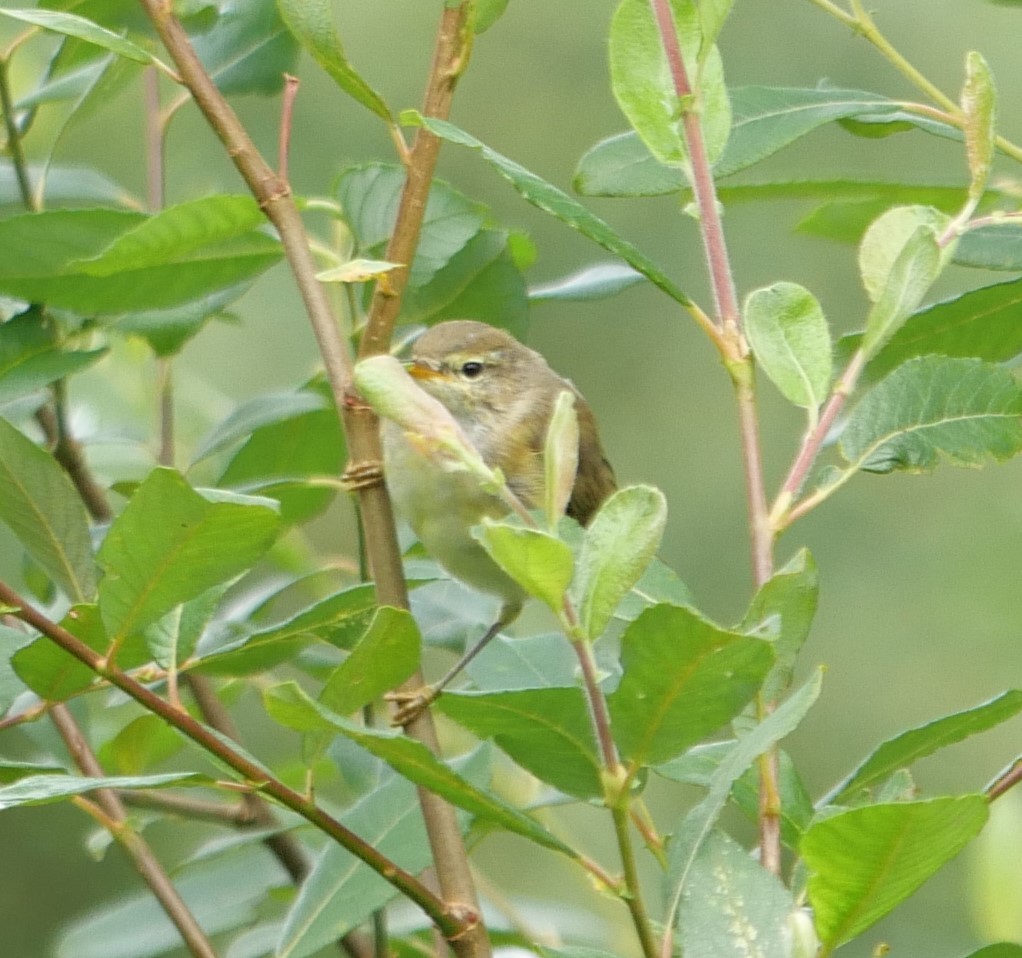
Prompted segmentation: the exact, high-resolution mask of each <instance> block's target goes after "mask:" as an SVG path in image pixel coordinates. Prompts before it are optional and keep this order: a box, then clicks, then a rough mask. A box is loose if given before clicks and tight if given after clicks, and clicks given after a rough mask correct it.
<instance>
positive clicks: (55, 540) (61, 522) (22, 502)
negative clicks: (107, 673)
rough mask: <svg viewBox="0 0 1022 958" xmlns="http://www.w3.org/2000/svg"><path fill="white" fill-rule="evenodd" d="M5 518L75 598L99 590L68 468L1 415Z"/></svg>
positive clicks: (1, 508)
mask: <svg viewBox="0 0 1022 958" xmlns="http://www.w3.org/2000/svg"><path fill="white" fill-rule="evenodd" d="M0 521H2V522H4V523H5V524H6V525H7V526H8V527H9V528H10V529H11V531H12V532H13V533H14V534H15V535H16V536H17V537H18V539H19V540H20V542H21V544H22V545H23V546H24V547H25V549H26V550H27V552H28V553H29V554H30V555H31V556H32V558H33V559H35V561H36V562H38V563H39V565H40V566H42V568H43V569H44V570H45V571H46V574H47V575H49V576H50V577H51V578H52V579H53V581H54V582H55V583H56V584H57V585H58V586H59V587H60V588H61V589H62V590H63V591H64V593H65V594H66V595H67V596H68V598H70V599H71V600H72V601H75V602H85V601H89V600H91V599H92V598H93V597H94V596H95V592H96V570H95V561H94V559H93V556H92V542H91V539H90V536H89V519H88V515H87V514H86V512H85V507H84V506H83V505H82V500H81V497H80V496H79V495H78V492H77V491H76V490H75V488H74V486H73V485H72V483H71V480H70V479H69V478H68V476H67V473H66V472H65V471H64V470H63V469H62V468H61V467H60V466H59V465H58V464H57V461H56V460H55V459H54V458H53V457H52V456H51V455H50V454H49V453H47V452H45V451H44V450H42V449H40V448H39V447H38V446H37V445H36V444H35V443H34V442H32V440H31V439H29V438H28V437H27V436H25V435H23V434H22V433H21V432H19V431H18V430H17V429H15V428H14V426H12V425H11V424H10V423H9V422H7V420H6V419H0Z"/></svg>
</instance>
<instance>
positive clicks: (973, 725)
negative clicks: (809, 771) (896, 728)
mask: <svg viewBox="0 0 1022 958" xmlns="http://www.w3.org/2000/svg"><path fill="white" fill-rule="evenodd" d="M1019 712H1022V691H1019V690H1011V691H1008V692H1003V693H1002V694H1001V695H998V696H997V697H996V698H993V699H991V700H990V701H989V702H984V703H983V704H982V705H977V706H975V707H974V708H971V709H965V710H964V711H961V712H955V713H953V714H951V715H945V716H944V717H943V718H939V719H935V720H934V721H932V722H927V723H926V724H925V725H920V726H917V727H916V728H912V729H909V730H908V731H905V732H901V733H900V734H899V735H896V736H894V738H892V739H889V740H888V741H886V742H884V743H883V744H882V745H880V746H878V747H877V748H876V749H874V750H873V752H872V753H871V754H870V755H869V757H868V758H866V759H865V761H863V762H862V764H860V765H859V767H858V768H856V769H855V771H854V772H852V774H851V775H849V776H848V778H846V779H845V780H844V781H843V782H841V784H839V785H838V786H836V787H835V788H834V789H833V790H832V791H831V792H830V793H829V794H828V795H827V796H826V798H824V799H823V800H822V802H823V803H824V804H840V803H842V802H843V801H846V800H848V799H849V798H851V797H852V796H853V795H854V794H855V793H856V792H858V791H860V790H862V789H868V788H872V787H874V786H876V785H878V784H879V783H881V782H882V781H883V780H884V779H886V778H887V777H888V776H890V775H892V774H894V772H896V771H897V770H898V769H900V768H908V767H909V766H911V765H913V764H914V763H915V762H917V761H918V760H919V759H921V758H925V757H926V756H927V755H932V754H933V753H934V752H936V751H937V750H938V749H942V748H946V747H947V746H948V745H954V744H955V743H956V742H961V741H962V740H963V739H966V738H968V737H969V736H971V735H976V734H978V733H979V732H985V731H987V729H991V728H994V727H995V726H997V725H1000V724H1001V723H1002V722H1006V721H1008V719H1010V718H1013V717H1014V716H1016V715H1018V713H1019Z"/></svg>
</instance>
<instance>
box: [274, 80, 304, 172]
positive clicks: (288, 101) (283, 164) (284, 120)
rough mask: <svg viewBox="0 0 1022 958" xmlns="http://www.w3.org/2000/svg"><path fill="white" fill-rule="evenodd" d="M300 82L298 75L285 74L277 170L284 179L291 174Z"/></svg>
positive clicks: (281, 102) (281, 101)
mask: <svg viewBox="0 0 1022 958" xmlns="http://www.w3.org/2000/svg"><path fill="white" fill-rule="evenodd" d="M300 82H301V81H299V79H298V77H296V76H291V74H290V73H285V74H284V92H283V93H282V95H281V99H280V133H279V134H278V138H277V139H278V142H277V172H278V173H279V174H280V178H281V179H282V180H287V179H289V177H290V174H291V171H290V166H291V132H292V129H293V127H294V118H295V100H296V99H297V97H298V86H299V83H300Z"/></svg>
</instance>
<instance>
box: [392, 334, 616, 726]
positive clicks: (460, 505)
mask: <svg viewBox="0 0 1022 958" xmlns="http://www.w3.org/2000/svg"><path fill="white" fill-rule="evenodd" d="M408 372H409V373H410V374H411V375H412V377H413V378H414V379H415V380H416V381H417V382H418V383H419V385H420V386H421V387H422V388H423V389H424V390H426V392H428V393H430V394H431V395H432V396H433V397H435V398H436V399H438V400H439V401H440V402H441V403H443V405H444V406H446V407H447V409H448V411H449V412H450V413H451V415H452V416H453V417H454V418H455V420H457V422H458V424H459V425H460V426H461V428H462V429H463V430H464V432H465V433H466V435H467V436H468V437H469V439H471V441H472V443H473V444H474V446H475V447H476V449H477V451H478V452H479V454H480V455H481V456H482V458H483V460H484V461H485V462H486V464H487V465H489V466H491V467H493V468H497V469H500V471H501V472H502V473H503V475H504V477H505V479H506V481H507V484H508V486H509V487H510V489H511V490H512V492H514V493H515V495H516V496H518V498H519V499H520V500H521V501H522V502H523V503H524V504H525V506H526V507H528V508H530V509H533V508H537V507H539V506H540V505H541V504H542V501H543V495H544V482H545V471H544V462H543V448H544V444H545V441H546V435H547V429H548V426H549V423H550V417H551V415H552V413H553V409H554V404H555V402H556V400H557V397H558V395H559V394H560V393H561V392H562V391H564V390H569V391H570V392H572V393H574V395H575V411H576V414H577V417H578V427H579V448H578V471H577V473H576V477H575V485H574V488H573V490H572V495H571V498H570V501H569V502H568V507H567V513H568V515H569V516H571V517H573V518H574V519H576V520H578V522H580V523H581V524H582V525H585V524H586V523H588V522H589V520H590V519H591V518H592V516H593V515H594V514H595V513H596V510H597V509H598V508H599V506H600V504H601V503H602V502H603V500H604V499H606V498H607V496H609V495H610V494H611V493H612V492H613V491H614V489H615V488H616V484H615V480H614V472H613V470H612V469H611V467H610V464H609V463H608V462H607V458H606V456H605V455H604V452H603V447H602V446H601V444H600V437H599V434H598V432H597V427H596V419H595V418H594V416H593V413H592V410H591V409H590V408H589V405H588V404H587V403H586V401H585V400H584V399H583V398H582V396H581V394H580V393H579V392H578V390H577V389H576V388H575V387H574V385H572V383H571V382H570V381H569V380H567V379H563V378H562V377H561V376H559V375H558V374H557V373H555V372H554V371H553V370H552V369H551V368H550V367H549V366H548V365H547V362H546V360H545V359H544V358H543V357H542V356H541V355H540V354H539V353H537V352H536V351H535V350H533V349H529V348H528V347H527V346H523V345H522V344H521V343H520V342H518V340H516V339H515V338H514V337H513V336H511V335H510V334H509V333H506V332H504V331H503V330H500V329H495V328H493V327H492V326H487V325H486V324H484V323H477V322H474V321H472V320H464V319H462V320H452V321H450V322H445V323H439V324H438V325H436V326H434V327H432V328H431V329H429V330H427V331H426V332H425V333H424V334H423V335H422V336H421V337H420V338H419V340H418V341H417V342H416V344H415V346H414V347H413V349H412V360H411V363H410V365H409V366H408ZM383 447H384V471H385V474H386V479H387V487H388V489H389V490H390V494H391V497H392V499H393V501H394V504H395V506H396V508H397V511H398V513H399V514H400V515H401V516H402V517H403V518H404V519H406V520H407V522H408V523H409V525H411V527H412V529H413V530H414V532H415V534H416V535H417V536H418V537H419V540H420V541H421V542H422V544H423V546H424V547H425V548H426V551H427V552H429V554H430V555H432V556H433V558H435V559H436V560H437V561H438V562H439V563H440V564H441V565H442V566H443V567H444V568H445V569H446V570H447V571H448V572H450V573H451V574H452V575H453V576H455V577H456V578H458V579H460V580H461V581H463V582H465V583H466V584H468V585H470V586H472V587H474V588H476V589H479V590H480V591H483V592H488V593H491V594H493V595H496V596H498V597H499V598H500V599H501V602H502V605H501V609H500V613H499V615H498V617H497V621H496V622H495V623H494V624H493V626H491V628H490V629H489V630H487V632H486V634H485V635H484V636H483V638H482V639H481V640H480V641H479V642H478V643H476V645H474V646H473V647H472V648H471V649H470V650H469V651H468V653H467V654H466V655H465V657H464V658H463V659H462V660H461V661H460V662H458V664H457V665H456V666H455V667H454V668H453V669H452V670H451V671H450V672H448V673H447V674H446V675H445V676H444V677H443V678H442V679H440V681H439V682H437V683H435V684H434V685H431V686H427V687H426V688H424V689H422V690H421V691H420V692H418V693H415V694H412V695H409V696H401V697H400V698H399V701H400V702H401V703H402V707H401V708H400V709H399V710H398V712H397V714H396V715H395V720H396V721H397V722H401V723H404V722H407V721H409V720H410V719H412V718H414V717H415V715H417V714H418V713H419V712H420V711H421V710H422V709H423V708H425V707H426V706H427V705H428V704H429V703H430V702H432V701H433V700H434V699H435V698H436V697H437V695H439V693H440V692H441V691H442V690H443V688H444V687H445V686H446V685H447V684H448V683H449V682H450V681H451V680H452V679H453V678H454V677H455V676H456V675H457V674H458V672H459V671H460V670H461V669H462V668H463V667H464V666H465V664H467V662H468V661H469V660H470V659H471V658H472V657H473V656H475V655H476V654H477V653H478V652H479V651H480V650H481V649H482V648H483V646H485V645H486V643H487V642H489V641H490V639H492V638H493V636H494V635H496V634H497V633H498V632H499V631H500V630H501V629H502V628H504V627H505V626H507V625H508V624H509V623H511V622H512V621H514V619H515V618H517V616H518V614H519V613H520V612H521V610H522V605H523V604H524V601H525V598H526V596H525V593H524V592H523V590H522V588H521V587H520V586H519V585H518V584H517V583H516V582H514V581H513V580H512V579H511V578H510V577H509V576H508V575H507V574H506V573H505V572H504V571H503V570H502V569H501V568H500V567H499V566H498V565H497V564H496V563H495V562H494V561H493V559H491V558H490V556H489V555H488V554H487V552H486V550H485V549H484V548H483V547H482V545H480V543H479V542H478V541H477V540H476V539H475V538H473V536H472V528H473V527H474V526H477V525H479V523H480V522H481V521H482V520H483V518H484V517H487V516H489V517H491V518H499V517H502V516H504V515H506V514H507V511H508V509H507V506H506V505H505V504H504V503H503V502H502V501H501V500H500V499H499V498H498V497H497V496H495V495H493V494H492V493H490V492H487V491H486V490H484V489H483V488H482V487H481V486H480V484H479V480H478V479H477V478H476V477H475V476H473V475H472V474H470V473H467V472H465V471H459V470H451V469H450V468H448V467H447V466H446V465H445V463H444V462H442V461H440V460H438V459H436V458H434V457H430V456H429V454H428V452H426V451H424V448H423V446H422V444H421V443H416V442H414V441H413V437H409V436H408V435H407V434H406V433H405V432H404V431H403V430H402V429H401V427H400V426H398V425H396V424H395V423H393V422H390V421H385V422H384V431H383Z"/></svg>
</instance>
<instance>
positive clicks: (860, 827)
mask: <svg viewBox="0 0 1022 958" xmlns="http://www.w3.org/2000/svg"><path fill="white" fill-rule="evenodd" d="M986 819H987V801H986V799H985V798H984V797H983V796H982V795H962V796H958V797H953V798H951V797H949V798H934V799H930V800H928V801H916V802H898V803H895V804H889V805H866V806H863V807H862V808H853V809H850V810H848V811H845V812H840V813H838V814H836V815H832V816H831V817H829V818H825V819H823V820H821V821H819V822H816V823H815V824H814V825H812V826H811V827H810V828H809V830H808V831H807V832H806V833H805V836H804V837H803V839H802V845H801V853H802V857H803V859H804V860H805V863H806V865H807V866H808V868H809V872H810V874H809V887H808V891H809V901H810V904H811V905H812V907H813V910H814V913H815V920H816V930H817V932H818V933H819V936H820V939H821V941H822V942H823V946H824V947H823V952H822V954H825V955H829V954H830V953H831V951H833V950H834V949H835V948H836V947H838V946H839V945H841V944H842V943H844V942H846V941H849V940H851V939H852V938H854V937H855V936H856V935H858V934H860V933H861V932H863V931H865V930H866V929H867V928H869V927H870V925H872V924H873V923H874V922H876V921H878V920H879V919H880V918H882V917H883V916H884V915H886V914H887V913H888V912H889V911H891V909H892V908H894V907H895V906H896V905H898V904H900V903H901V902H902V901H904V900H905V899H906V898H908V896H909V895H911V894H912V893H913V892H914V891H915V890H916V889H917V888H919V886H920V885H922V884H923V882H925V881H926V880H927V879H928V878H929V877H930V876H931V875H933V874H934V872H936V871H937V870H938V869H939V868H940V867H941V866H942V865H944V864H945V863H946V862H948V861H950V860H951V859H952V858H954V856H955V855H957V854H958V852H960V851H961V850H962V848H963V847H964V846H965V845H966V844H967V843H968V842H969V841H970V840H971V839H972V838H973V837H975V835H976V834H977V833H978V832H979V830H980V829H981V828H982V827H983V824H984V823H985V822H986Z"/></svg>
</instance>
